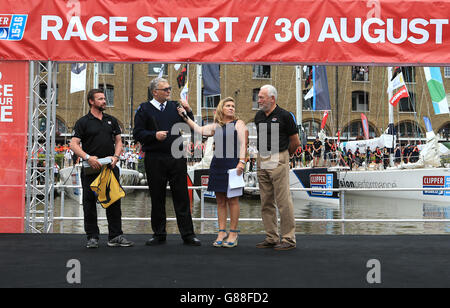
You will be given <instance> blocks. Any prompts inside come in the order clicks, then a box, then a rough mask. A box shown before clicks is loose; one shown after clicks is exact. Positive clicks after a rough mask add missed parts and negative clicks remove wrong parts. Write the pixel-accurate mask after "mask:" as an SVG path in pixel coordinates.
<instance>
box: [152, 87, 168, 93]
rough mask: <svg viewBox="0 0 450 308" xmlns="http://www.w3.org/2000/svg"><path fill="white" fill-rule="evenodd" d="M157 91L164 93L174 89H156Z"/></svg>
mask: <svg viewBox="0 0 450 308" xmlns="http://www.w3.org/2000/svg"><path fill="white" fill-rule="evenodd" d="M155 90H160V91H164V92H169V91H172V87H168V88H164V89H155Z"/></svg>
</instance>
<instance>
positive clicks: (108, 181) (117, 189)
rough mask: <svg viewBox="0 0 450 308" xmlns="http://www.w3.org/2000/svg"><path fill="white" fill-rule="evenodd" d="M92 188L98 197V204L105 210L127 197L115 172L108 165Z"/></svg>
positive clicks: (104, 167) (92, 184)
mask: <svg viewBox="0 0 450 308" xmlns="http://www.w3.org/2000/svg"><path fill="white" fill-rule="evenodd" d="M90 186H91V189H92V191H93V192H94V193H95V194H96V196H97V201H98V203H100V205H101V206H102V207H103V208H105V209H106V208H107V207H109V206H110V205H111V204H113V203H114V202H116V201H117V200H119V199H121V198H123V197H125V191H124V190H123V188H122V186H120V184H119V181H117V179H116V176H115V175H114V172H113V171H112V170H111V169H110V168H108V167H107V166H106V165H103V166H102V171H101V172H100V174H99V176H98V177H97V178H96V179H95V180H94V181H93V182H92V183H91V185H90Z"/></svg>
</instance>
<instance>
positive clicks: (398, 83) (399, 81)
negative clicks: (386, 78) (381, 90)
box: [388, 73, 405, 92]
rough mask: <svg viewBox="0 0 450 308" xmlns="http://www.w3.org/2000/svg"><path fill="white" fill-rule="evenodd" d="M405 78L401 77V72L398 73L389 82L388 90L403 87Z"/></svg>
mask: <svg viewBox="0 0 450 308" xmlns="http://www.w3.org/2000/svg"><path fill="white" fill-rule="evenodd" d="M404 85H405V80H404V79H403V73H399V74H398V75H397V76H395V78H394V79H393V80H392V81H390V82H389V87H388V92H389V91H394V90H395V89H397V88H400V87H403V86H404Z"/></svg>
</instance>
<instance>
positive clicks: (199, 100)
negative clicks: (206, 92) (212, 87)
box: [196, 64, 202, 125]
mask: <svg viewBox="0 0 450 308" xmlns="http://www.w3.org/2000/svg"><path fill="white" fill-rule="evenodd" d="M201 119H202V65H201V64H197V116H196V121H197V124H198V125H202V123H201Z"/></svg>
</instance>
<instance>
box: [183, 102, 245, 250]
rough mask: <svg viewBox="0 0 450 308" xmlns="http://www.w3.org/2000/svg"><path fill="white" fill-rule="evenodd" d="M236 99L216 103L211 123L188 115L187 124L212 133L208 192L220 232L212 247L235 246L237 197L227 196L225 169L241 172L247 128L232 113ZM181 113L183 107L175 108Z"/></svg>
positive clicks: (233, 112)
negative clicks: (211, 193)
mask: <svg viewBox="0 0 450 308" xmlns="http://www.w3.org/2000/svg"><path fill="white" fill-rule="evenodd" d="M235 111H236V110H235V102H234V99H233V98H231V97H227V98H225V99H223V100H221V101H220V102H219V104H218V105H217V109H216V113H215V115H214V123H212V124H209V125H205V126H198V125H197V124H196V123H195V122H194V121H192V120H191V119H189V118H188V117H184V119H185V121H186V123H187V124H188V125H189V126H190V127H191V128H192V129H193V130H194V131H195V132H196V133H199V134H202V135H203V136H214V147H215V148H214V157H213V159H212V161H211V166H210V171H209V180H208V191H214V192H215V193H216V201H217V219H218V223H219V233H218V235H217V238H216V240H215V241H214V243H213V246H215V247H235V246H237V243H238V233H239V230H238V228H237V227H238V222H239V214H240V208H239V197H231V198H228V197H227V190H228V170H230V169H237V174H238V175H241V174H242V173H243V172H244V169H245V164H246V156H247V144H248V130H247V126H246V125H245V123H244V122H243V121H242V120H239V119H238V118H237V116H236V113H235ZM178 112H179V114H180V115H181V116H183V114H184V112H185V111H184V109H183V108H182V107H180V108H178ZM228 209H229V211H230V233H229V234H228V233H227V232H226V225H227V210H228Z"/></svg>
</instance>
